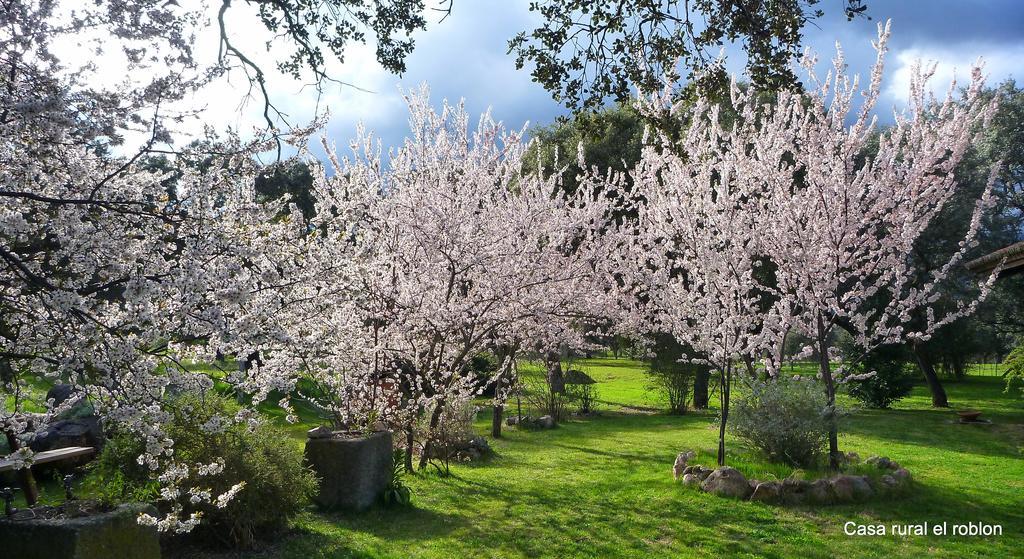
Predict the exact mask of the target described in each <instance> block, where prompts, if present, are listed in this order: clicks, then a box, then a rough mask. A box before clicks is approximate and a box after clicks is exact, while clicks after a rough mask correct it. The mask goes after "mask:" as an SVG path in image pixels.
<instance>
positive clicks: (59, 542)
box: [0, 504, 160, 559]
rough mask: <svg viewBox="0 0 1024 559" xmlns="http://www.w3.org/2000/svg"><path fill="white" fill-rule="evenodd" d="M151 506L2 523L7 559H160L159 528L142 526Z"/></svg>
mask: <svg viewBox="0 0 1024 559" xmlns="http://www.w3.org/2000/svg"><path fill="white" fill-rule="evenodd" d="M142 512H146V513H149V514H154V515H155V514H156V510H155V509H154V508H153V507H151V506H149V505H142V504H134V505H121V506H120V507H118V508H117V509H115V510H113V511H111V512H106V513H102V514H96V515H91V516H83V517H78V518H67V519H52V520H20V521H10V520H5V519H0V550H2V551H3V553H2V556H3V557H5V558H6V557H12V558H13V557H17V558H18V559H111V558H114V557H116V558H118V559H159V558H160V539H159V536H158V535H157V531H156V528H154V527H152V526H142V525H140V524H139V523H138V521H137V519H138V516H139V513H142Z"/></svg>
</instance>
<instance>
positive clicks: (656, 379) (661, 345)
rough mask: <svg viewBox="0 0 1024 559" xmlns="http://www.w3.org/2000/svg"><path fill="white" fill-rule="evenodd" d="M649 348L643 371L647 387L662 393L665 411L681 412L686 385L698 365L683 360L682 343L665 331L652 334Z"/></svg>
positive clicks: (687, 390) (686, 399)
mask: <svg viewBox="0 0 1024 559" xmlns="http://www.w3.org/2000/svg"><path fill="white" fill-rule="evenodd" d="M651 352H652V354H653V355H652V357H651V361H650V367H649V369H648V371H647V376H648V378H649V379H650V386H651V388H652V389H653V390H655V391H658V392H660V393H661V394H662V395H664V397H665V399H666V400H667V402H668V411H669V413H673V414H679V415H682V414H685V413H686V411H687V407H688V404H689V401H690V389H691V388H692V387H693V382H694V379H695V378H696V377H697V372H698V371H699V370H700V367H701V366H700V365H695V364H693V363H687V362H685V361H684V360H685V359H686V358H687V355H686V353H687V352H686V347H685V346H683V345H682V344H680V343H679V342H677V341H676V340H675V338H673V337H672V336H670V335H668V334H658V335H656V336H654V339H653V344H652V347H651Z"/></svg>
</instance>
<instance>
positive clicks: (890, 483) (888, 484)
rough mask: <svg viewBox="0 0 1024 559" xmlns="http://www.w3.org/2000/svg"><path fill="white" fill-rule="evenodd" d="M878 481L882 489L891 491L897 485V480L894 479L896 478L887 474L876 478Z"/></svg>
mask: <svg viewBox="0 0 1024 559" xmlns="http://www.w3.org/2000/svg"><path fill="white" fill-rule="evenodd" d="M878 483H879V485H880V488H881V489H882V490H883V491H892V490H893V489H896V488H897V487H899V482H898V481H896V478H894V477H892V476H891V475H889V474H885V475H884V476H882V477H881V479H879V480H878Z"/></svg>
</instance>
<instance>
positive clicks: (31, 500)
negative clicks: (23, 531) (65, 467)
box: [4, 431, 39, 507]
mask: <svg viewBox="0 0 1024 559" xmlns="http://www.w3.org/2000/svg"><path fill="white" fill-rule="evenodd" d="M4 435H6V437H7V446H8V447H10V449H11V453H14V452H15V451H17V450H18V449H19V448H21V445H20V444H19V443H18V439H17V437H15V436H14V435H12V434H11V433H10V432H8V431H4ZM15 475H16V476H17V478H18V485H20V486H21V491H22V493H24V494H25V502H26V503H27V504H28V506H29V507H34V506H35V504H36V502H37V501H39V488H38V487H36V478H35V476H33V475H32V469H31V468H21V469H20V470H16V471H15Z"/></svg>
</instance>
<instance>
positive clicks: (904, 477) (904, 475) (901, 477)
mask: <svg viewBox="0 0 1024 559" xmlns="http://www.w3.org/2000/svg"><path fill="white" fill-rule="evenodd" d="M892 477H893V479H895V480H896V482H897V483H899V484H900V485H906V484H908V483H910V472H909V471H908V470H907V469H906V468H899V469H898V470H896V471H894V472H893V473H892Z"/></svg>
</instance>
